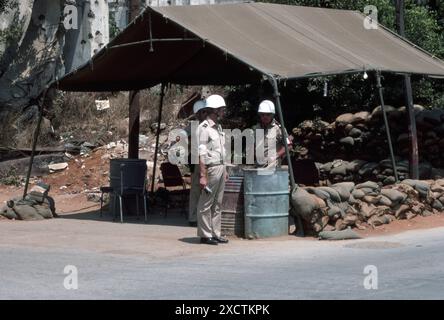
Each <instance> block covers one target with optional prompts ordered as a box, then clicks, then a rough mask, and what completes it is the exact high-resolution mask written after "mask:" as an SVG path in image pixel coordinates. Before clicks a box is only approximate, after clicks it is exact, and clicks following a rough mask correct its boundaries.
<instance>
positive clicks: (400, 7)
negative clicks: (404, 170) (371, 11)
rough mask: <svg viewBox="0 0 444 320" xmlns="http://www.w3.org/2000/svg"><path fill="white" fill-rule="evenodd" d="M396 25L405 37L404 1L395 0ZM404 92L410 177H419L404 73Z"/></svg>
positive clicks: (409, 94) (408, 85)
mask: <svg viewBox="0 0 444 320" xmlns="http://www.w3.org/2000/svg"><path fill="white" fill-rule="evenodd" d="M395 6H396V27H397V29H398V33H399V35H400V36H401V37H403V38H405V21H404V20H405V1H404V0H395ZM404 94H405V103H406V108H407V112H408V115H409V138H410V178H411V179H419V168H418V164H419V155H418V135H417V132H416V119H415V110H414V108H413V95H412V82H411V79H410V75H404Z"/></svg>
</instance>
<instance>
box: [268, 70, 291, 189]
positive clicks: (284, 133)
mask: <svg viewBox="0 0 444 320" xmlns="http://www.w3.org/2000/svg"><path fill="white" fill-rule="evenodd" d="M269 79H270V82H271V85H272V86H273V91H274V97H275V99H276V110H277V114H278V118H279V122H280V124H281V126H282V136H283V140H284V142H283V143H284V147H285V156H286V157H287V161H288V173H289V175H290V184H291V189H292V190H293V189H294V188H295V187H296V183H295V181H294V175H293V166H292V164H291V158H290V149H288V143H287V141H288V140H287V139H288V135H287V130H285V123H284V117H283V115H282V108H281V98H280V93H279V87H278V84H277V81H276V78H274V77H273V76H270V78H269Z"/></svg>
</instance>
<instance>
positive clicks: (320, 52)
mask: <svg viewBox="0 0 444 320" xmlns="http://www.w3.org/2000/svg"><path fill="white" fill-rule="evenodd" d="M364 19H365V16H363V15H362V14H361V13H359V12H356V11H347V10H335V9H324V8H312V7H300V6H289V5H278V4H266V3H242V4H226V5H201V6H168V7H156V8H153V7H148V8H147V9H146V10H145V11H144V12H143V13H142V14H140V15H139V16H138V17H137V18H136V19H135V20H134V21H133V22H132V23H131V24H130V25H129V26H128V27H127V28H126V29H125V30H124V31H123V32H122V33H120V34H119V35H118V36H117V37H116V38H115V39H114V40H113V41H111V42H110V43H109V44H108V45H106V46H105V47H104V48H103V49H101V50H100V51H99V52H98V53H97V54H96V55H95V56H94V57H93V58H92V59H91V60H90V61H89V62H88V63H87V64H85V65H83V66H81V67H80V68H78V69H77V70H74V71H73V72H71V73H69V74H67V75H66V76H64V77H63V78H62V79H60V80H59V81H58V82H57V88H59V89H61V90H65V91H117V90H137V89H143V88H148V87H151V86H154V85H157V84H159V83H161V82H163V83H166V82H168V83H177V84H184V85H222V84H224V85H227V84H247V83H255V82H259V81H261V80H262V79H263V76H264V75H265V76H268V77H270V76H271V77H274V78H276V79H278V80H279V79H298V78H308V77H315V76H323V75H334V74H343V73H356V72H363V71H372V70H377V71H381V72H394V73H405V74H425V75H430V76H438V77H440V76H444V63H443V61H441V60H439V59H438V58H436V57H433V56H432V55H431V54H429V53H427V52H425V51H424V50H422V49H420V48H418V47H416V46H415V45H413V44H411V43H409V42H408V41H407V40H405V39H402V38H400V37H399V36H397V35H396V34H394V33H392V32H391V31H389V30H387V29H386V28H384V27H383V26H380V25H379V26H378V28H377V29H371V28H366V27H365V25H364Z"/></svg>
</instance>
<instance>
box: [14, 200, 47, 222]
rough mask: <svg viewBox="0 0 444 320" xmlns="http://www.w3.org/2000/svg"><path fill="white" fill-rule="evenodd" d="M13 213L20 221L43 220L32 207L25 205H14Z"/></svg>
mask: <svg viewBox="0 0 444 320" xmlns="http://www.w3.org/2000/svg"><path fill="white" fill-rule="evenodd" d="M13 209H14V211H15V213H16V214H17V216H18V217H19V219H20V220H43V219H44V218H43V217H42V216H41V215H40V214H39V213H38V212H37V210H36V209H34V207H31V206H30V205H27V204H16V205H15V206H14V208H13Z"/></svg>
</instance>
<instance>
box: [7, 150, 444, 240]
mask: <svg viewBox="0 0 444 320" xmlns="http://www.w3.org/2000/svg"><path fill="white" fill-rule="evenodd" d="M109 155H110V153H109V152H108V151H107V150H106V149H105V148H99V149H96V150H94V151H93V152H92V153H91V154H90V155H89V156H87V157H82V156H76V157H75V158H74V159H72V160H70V161H69V162H68V164H69V166H68V168H67V169H65V170H63V171H60V172H55V173H52V174H49V175H47V176H44V177H38V178H37V177H34V178H33V179H32V180H31V184H30V188H32V185H33V184H35V183H36V182H37V181H39V180H41V181H43V182H44V183H46V184H49V185H50V186H51V190H50V192H49V195H50V196H52V197H54V199H55V203H56V210H57V213H58V214H60V215H69V214H78V213H87V212H94V211H97V210H98V209H99V208H100V205H99V204H98V203H96V202H91V201H88V200H87V193H88V192H89V191H91V190H94V189H95V190H98V188H99V187H100V186H106V185H108V184H109ZM185 180H186V182H188V183H189V181H188V178H185ZM160 186H162V184H161V183H160V184H159V185H156V186H155V187H156V188H157V187H160ZM22 194H23V187H15V186H5V185H0V205H3V204H4V203H5V202H6V201H7V200H9V199H11V198H13V197H18V196H21V195H22ZM156 210H157V211H159V213H158V214H159V215H160V214H161V212H162V211H161V210H162V209H154V211H156ZM153 214H154V215H156V214H157V212H154V213H153ZM1 221H4V220H1ZM440 226H444V212H443V214H439V215H432V216H429V217H421V216H418V217H415V218H413V219H411V220H395V221H392V222H391V223H390V224H388V225H382V226H378V227H375V228H372V227H368V228H367V229H365V230H358V229H354V230H355V231H356V232H357V233H359V234H360V235H361V236H362V237H374V236H381V235H388V234H396V233H401V232H404V231H408V230H415V229H428V228H435V227H440Z"/></svg>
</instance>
